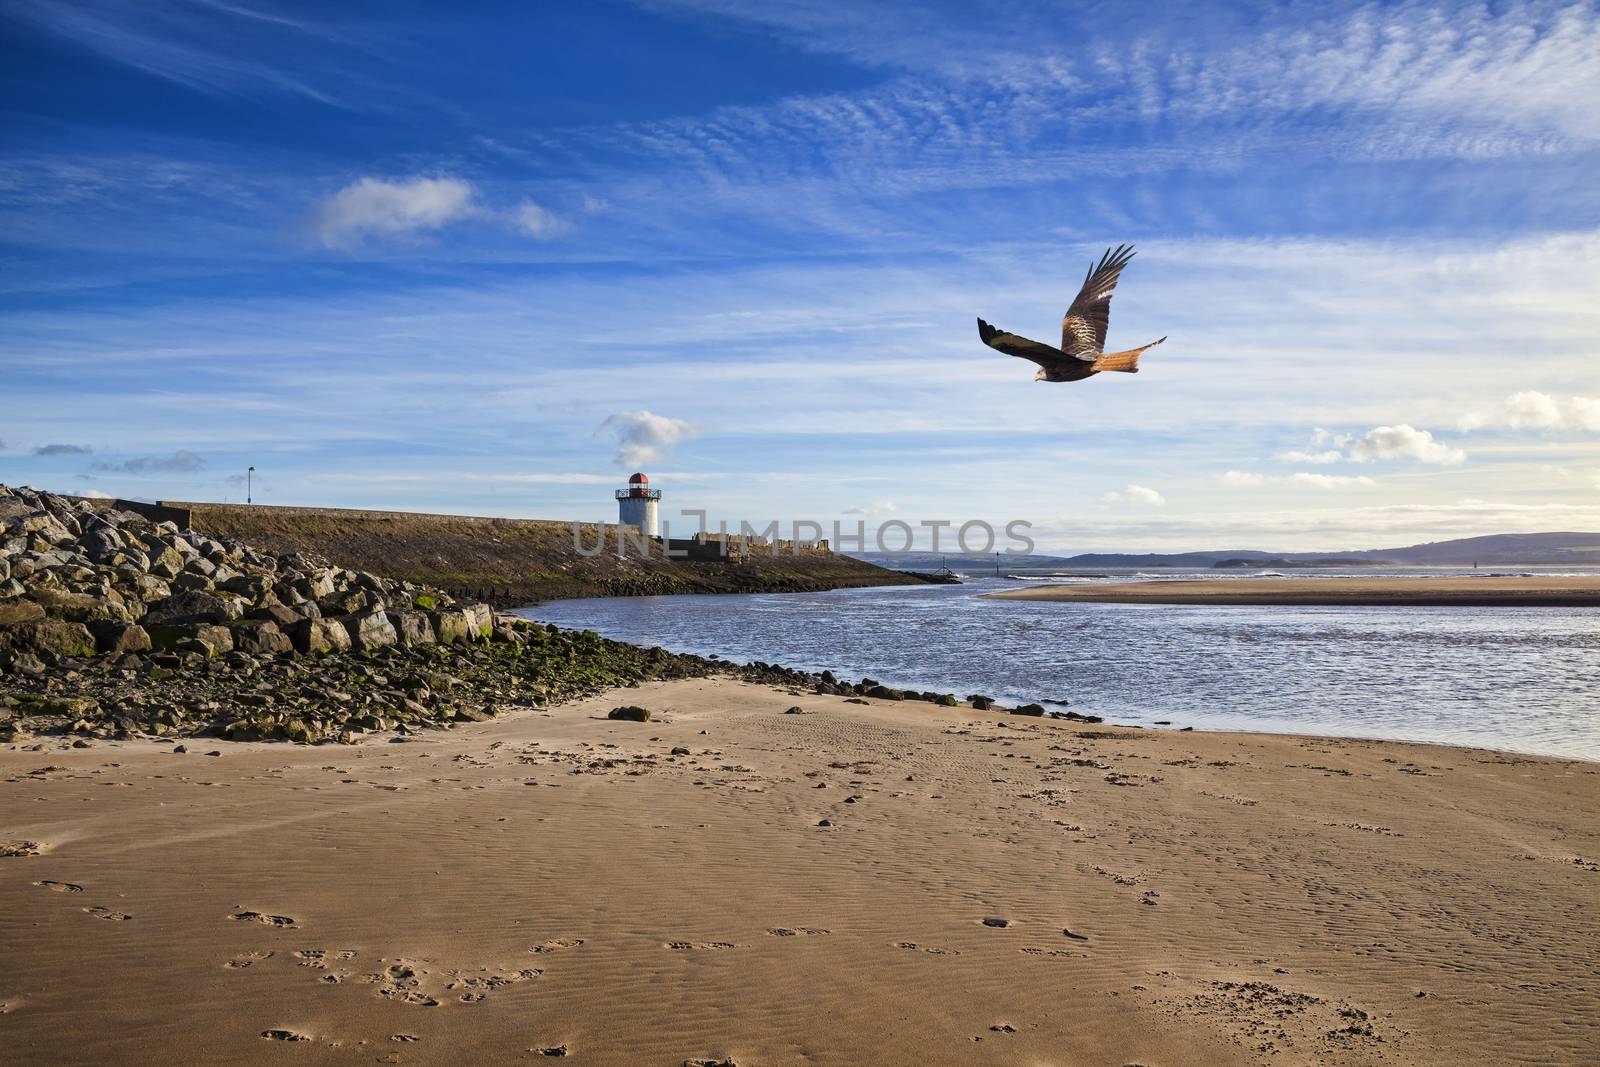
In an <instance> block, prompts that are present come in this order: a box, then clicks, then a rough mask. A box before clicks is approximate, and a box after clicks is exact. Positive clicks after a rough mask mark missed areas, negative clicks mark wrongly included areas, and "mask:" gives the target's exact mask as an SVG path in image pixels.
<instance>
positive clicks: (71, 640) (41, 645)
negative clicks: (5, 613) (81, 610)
mask: <svg viewBox="0 0 1600 1067" xmlns="http://www.w3.org/2000/svg"><path fill="white" fill-rule="evenodd" d="M0 651H11V652H48V653H49V654H50V655H52V656H58V657H65V658H69V659H81V658H84V657H88V656H92V655H94V635H93V634H91V633H90V632H89V629H88V627H86V626H84V625H83V623H81V622H67V621H65V620H62V619H41V620H39V621H38V622H24V623H18V624H16V625H14V626H0Z"/></svg>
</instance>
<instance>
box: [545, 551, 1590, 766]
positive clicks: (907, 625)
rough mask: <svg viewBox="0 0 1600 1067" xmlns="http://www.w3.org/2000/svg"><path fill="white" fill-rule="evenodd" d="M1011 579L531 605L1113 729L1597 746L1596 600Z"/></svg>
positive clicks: (698, 649) (693, 648) (561, 618)
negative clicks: (1476, 602) (1335, 599)
mask: <svg viewBox="0 0 1600 1067" xmlns="http://www.w3.org/2000/svg"><path fill="white" fill-rule="evenodd" d="M1435 573H1438V572H1435ZM1214 576H1215V575H1206V577H1214ZM1166 577H1174V578H1176V577H1188V576H1187V575H1182V576H1180V575H1177V574H1172V575H1166ZM1197 577H1198V576H1197ZM1231 577H1238V575H1231ZM1019 584H1020V583H1018V582H1014V581H1006V580H1004V579H993V578H987V579H975V580H971V581H969V582H968V583H967V584H965V585H959V586H921V587H914V588H901V587H892V588H882V589H841V590H834V591H831V592H826V593H784V594H759V595H748V596H747V595H731V596H665V597H619V598H611V599H601V600H569V601H559V602H556V603H551V604H542V605H539V606H537V607H533V608H528V609H524V610H523V611H522V612H520V614H522V615H524V616H526V617H528V618H532V619H538V620H540V621H542V622H553V623H555V624H557V625H559V626H566V627H573V628H578V629H589V630H596V631H598V632H599V633H601V634H604V635H605V636H607V637H613V638H617V639H619V640H623V641H631V642H634V643H637V644H645V645H660V646H662V647H664V648H667V649H671V650H673V651H677V652H695V653H699V654H702V655H709V654H712V653H716V654H718V655H721V656H723V657H725V658H727V659H730V660H735V661H740V662H747V661H750V660H765V661H768V662H776V663H782V664H785V665H786V666H790V667H798V668H802V669H805V670H812V671H820V670H824V669H829V670H832V671H834V672H835V673H836V674H839V675H841V676H844V677H848V678H852V679H853V678H858V677H860V676H862V675H869V676H871V677H873V678H876V679H878V680H879V681H881V682H883V683H885V684H886V685H892V686H902V687H914V688H917V689H934V690H939V691H941V692H954V693H956V694H958V695H965V694H967V693H988V694H991V695H993V696H997V697H1001V698H1003V699H1005V700H1009V701H1030V700H1039V699H1047V698H1058V699H1066V700H1070V701H1071V702H1072V708H1073V710H1075V711H1080V712H1084V713H1087V714H1096V715H1103V716H1105V718H1106V720H1107V721H1108V722H1123V723H1138V724H1144V725H1148V724H1150V723H1151V722H1152V721H1153V720H1157V719H1166V720H1170V721H1171V723H1172V724H1173V727H1174V728H1176V727H1180V726H1193V727H1194V728H1195V729H1201V730H1264V731H1273V732H1282V733H1316V734H1334V735H1344V736H1352V737H1378V738H1393V739H1401V740H1409V741H1430V742H1447V743H1452V744H1463V745H1476V746H1481V747H1485V748H1497V749H1505V750H1510V751H1517V752H1537V753H1546V754H1550V755H1560V756H1576V757H1581V758H1586V759H1600V608H1537V609H1535V608H1425V607H1415V608H1412V607H1408V608H1356V607H1204V606H1189V605H1143V604H1138V605H1130V604H1062V603H1057V604H1046V603H1037V602H1035V603H1029V602H1026V601H993V600H979V599H977V595H978V594H980V593H984V592H989V591H992V590H995V589H1015V588H1018V586H1019Z"/></svg>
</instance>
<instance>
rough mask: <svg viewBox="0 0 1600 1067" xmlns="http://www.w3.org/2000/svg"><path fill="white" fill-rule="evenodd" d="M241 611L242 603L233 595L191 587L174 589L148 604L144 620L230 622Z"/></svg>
mask: <svg viewBox="0 0 1600 1067" xmlns="http://www.w3.org/2000/svg"><path fill="white" fill-rule="evenodd" d="M243 615H244V605H242V604H241V603H240V602H239V601H238V600H236V599H235V598H233V597H225V596H218V595H217V594H215V593H206V592H200V591H197V590H191V591H189V592H184V593H174V594H172V595H171V596H170V597H168V598H167V599H165V600H162V601H159V602H157V603H155V604H152V605H150V610H149V611H148V612H147V613H146V614H145V617H144V624H145V625H146V626H150V625H152V624H160V625H185V624H188V623H197V622H210V623H224V622H232V621H234V620H235V619H238V618H240V617H241V616H243Z"/></svg>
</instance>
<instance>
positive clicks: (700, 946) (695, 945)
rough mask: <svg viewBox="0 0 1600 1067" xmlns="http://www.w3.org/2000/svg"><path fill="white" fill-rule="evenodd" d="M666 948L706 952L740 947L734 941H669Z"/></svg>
mask: <svg viewBox="0 0 1600 1067" xmlns="http://www.w3.org/2000/svg"><path fill="white" fill-rule="evenodd" d="M665 947H667V948H670V949H673V950H674V951H677V952H706V951H713V950H716V949H724V948H738V947H739V946H738V945H735V944H734V943H733V942H732V941H668V942H667V943H666V946H665Z"/></svg>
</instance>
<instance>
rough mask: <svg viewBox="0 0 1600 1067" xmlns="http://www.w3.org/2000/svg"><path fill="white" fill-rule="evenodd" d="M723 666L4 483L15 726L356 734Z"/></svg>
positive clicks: (1, 645) (3, 721)
mask: <svg viewBox="0 0 1600 1067" xmlns="http://www.w3.org/2000/svg"><path fill="white" fill-rule="evenodd" d="M721 669H724V668H719V667H717V666H716V665H713V664H711V663H709V662H708V661H705V660H700V659H697V658H695V657H685V656H674V655H671V654H669V653H665V652H662V651H661V650H659V649H641V648H637V647H635V646H631V645H625V644H621V643H619V642H614V641H606V640H603V639H601V638H599V637H597V636H596V635H594V634H588V633H568V632H564V631H560V630H558V629H556V628H555V627H544V626H538V625H534V624H531V623H527V622H524V621H522V620H517V619H511V618H507V617H499V616H496V615H495V613H494V611H493V610H492V609H491V608H490V607H489V606H488V605H486V604H482V603H474V602H467V601H458V600H455V599H453V598H451V597H450V596H449V595H447V594H446V593H444V592H442V591H440V590H438V589H434V588H430V587H427V586H424V585H420V584H417V583H413V582H406V581H395V580H392V579H388V578H384V577H381V576H379V575H375V574H370V573H367V572H364V571H352V570H347V569H344V568H339V567H332V566H328V565H326V564H325V563H323V562H322V561H319V560H316V559H313V558H310V557H308V556H306V555H303V554H299V553H291V554H286V555H274V554H272V553H268V552H261V551H257V550H255V549H253V548H251V547H250V546H249V545H246V544H243V543H241V542H238V541H235V540H232V539H229V538H225V537H221V538H219V537H208V536H204V535H198V534H194V533H192V532H189V531H184V530H180V529H178V528H177V527H176V526H175V525H173V524H172V523H162V522H152V521H150V520H148V519H146V518H144V517H143V516H140V515H137V514H133V513H131V512H120V511H114V510H106V509H103V508H100V507H97V506H95V505H94V504H93V503H91V502H89V501H83V500H77V499H73V498H68V497H61V496H56V495H53V494H50V493H45V492H40V491H37V490H34V489H30V488H26V487H24V488H9V487H6V486H0V740H13V741H14V740H18V739H25V738H26V737H27V736H28V735H29V734H30V733H32V732H35V731H51V732H54V731H59V730H63V729H64V730H66V731H67V732H69V733H73V734H77V735H81V736H84V737H93V736H99V737H127V736H133V735H137V734H151V735H155V736H189V735H196V734H212V735H220V736H225V737H228V738H232V739H245V740H254V739H263V738H282V739H287V740H295V741H304V742H309V741H318V740H324V739H338V740H347V741H348V740H353V739H354V738H355V737H358V736H359V735H361V734H362V733H364V732H368V731H373V730H384V729H391V728H400V729H402V730H403V729H407V728H420V727H422V726H443V725H446V724H449V723H452V722H457V721H467V720H476V719H482V718H486V717H488V716H490V715H493V714H495V713H496V712H497V711H499V710H503V709H504V708H506V707H508V706H512V705H516V704H524V705H526V704H536V703H540V702H545V701H551V700H560V699H568V698H571V697H574V696H579V695H583V694H587V693H590V692H595V691H598V690H600V689H602V688H605V687H608V686H612V685H627V684H637V683H638V682H640V681H644V680H648V679H653V678H671V677H687V676H691V675H700V674H708V673H712V672H714V671H717V670H721Z"/></svg>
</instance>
